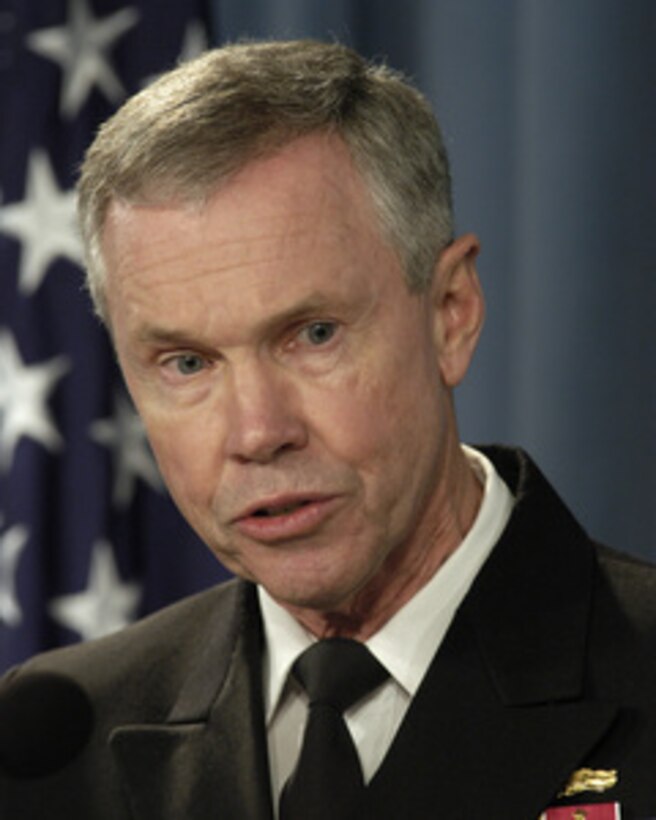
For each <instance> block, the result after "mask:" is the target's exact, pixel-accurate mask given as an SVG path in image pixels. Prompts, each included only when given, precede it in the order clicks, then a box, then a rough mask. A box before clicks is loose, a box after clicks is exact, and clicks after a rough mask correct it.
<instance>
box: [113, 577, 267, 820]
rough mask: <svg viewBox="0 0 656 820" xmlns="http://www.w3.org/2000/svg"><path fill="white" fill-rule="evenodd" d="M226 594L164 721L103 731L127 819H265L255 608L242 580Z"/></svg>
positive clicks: (264, 753)
mask: <svg viewBox="0 0 656 820" xmlns="http://www.w3.org/2000/svg"><path fill="white" fill-rule="evenodd" d="M233 599H234V600H233V605H232V606H231V607H227V608H226V611H225V612H226V614H227V613H229V615H228V617H225V618H224V619H217V622H216V629H215V631H214V632H213V634H212V638H211V640H210V641H208V643H207V644H206V646H205V649H204V652H203V655H202V656H201V657H199V658H198V659H197V663H196V665H195V667H194V669H193V670H192V671H191V674H190V675H189V676H188V678H187V681H186V683H185V685H184V686H183V688H182V690H181V692H180V695H179V697H178V699H177V701H176V703H175V705H174V707H173V709H172V711H171V713H170V715H169V717H168V719H167V720H166V721H165V722H164V723H162V724H149V725H129V726H122V727H119V728H117V729H115V730H114V732H113V733H112V735H111V737H110V745H111V747H112V751H113V753H114V757H115V759H116V762H117V765H118V767H119V769H120V770H121V772H122V775H123V779H124V782H125V785H126V787H127V792H128V795H129V802H130V807H131V810H132V812H133V815H134V817H135V820H179V818H181V817H184V818H185V819H186V820H206V818H207V817H216V818H217V820H268V819H269V818H271V817H272V809H271V795H270V786H269V780H270V778H269V770H268V760H267V745H266V738H265V733H264V715H263V708H262V692H261V672H260V666H261V625H260V622H259V610H258V608H257V604H256V601H255V599H254V589H253V587H252V586H251V585H249V584H245V583H238V584H236V585H235V589H234V593H233Z"/></svg>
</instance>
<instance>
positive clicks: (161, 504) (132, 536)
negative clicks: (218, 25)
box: [0, 0, 224, 671]
mask: <svg viewBox="0 0 656 820" xmlns="http://www.w3.org/2000/svg"><path fill="white" fill-rule="evenodd" d="M208 26H209V15H208V13H207V11H206V9H205V8H204V4H203V3H202V2H201V0H171V1H170V2H167V3H162V2H161V0H48V2H44V0H0V671H1V670H2V669H5V668H7V667H8V666H9V665H11V664H14V663H16V662H19V661H20V660H22V659H24V658H25V657H27V656H29V655H31V654H33V653H35V652H37V651H40V650H42V649H46V648H49V647H53V646H57V645H60V644H65V643H70V642H73V641H76V640H80V639H90V638H94V637H96V636H99V635H102V634H104V633H106V632H109V631H112V630H114V629H118V628H120V627H122V626H124V625H125V624H127V623H129V622H130V621H132V620H134V619H135V618H137V617H139V616H141V615H143V614H145V613H147V612H149V611H152V610H154V609H157V608H159V607H160V606H162V605H164V604H166V603H168V602H170V601H171V600H174V599H175V598H177V597H180V596H181V595H183V594H186V593H188V592H191V591H194V590H195V589H199V588H201V587H203V586H207V585H208V584H209V583H211V582H213V581H215V580H217V579H219V578H220V577H222V575H224V573H223V571H222V570H221V568H220V567H219V565H218V564H217V563H216V562H215V561H214V559H213V558H212V557H211V556H210V555H209V553H208V551H207V550H206V549H205V548H204V547H203V546H202V545H200V543H199V542H198V540H197V539H196V537H195V536H194V535H193V534H192V533H191V531H190V530H189V529H188V527H187V525H186V524H185V523H184V522H183V520H182V519H181V517H180V515H179V514H178V513H177V511H176V510H175V509H174V508H173V505H172V503H171V501H170V500H169V499H168V497H167V495H166V492H165V489H164V487H163V485H162V481H161V478H160V476H159V473H158V471H157V468H156V465H155V462H154V460H153V457H152V454H151V452H150V450H149V448H148V445H147V442H146V440H145V437H144V433H143V429H142V427H141V424H140V423H139V420H138V419H137V417H136V415H135V413H134V411H133V409H132V406H131V404H130V401H129V399H128V397H127V395H126V392H125V389H124V387H123V385H122V382H121V378H120V375H119V373H118V372H117V368H116V366H115V363H114V358H113V354H112V351H111V349H110V345H109V342H108V340H107V336H106V334H105V332H104V330H103V329H102V328H101V327H100V326H99V323H98V322H97V320H96V319H95V318H94V317H93V316H92V314H91V309H90V305H89V300H88V298H87V296H86V294H85V293H84V292H83V288H82V281H83V277H82V271H81V248H80V242H79V239H78V236H77V233H76V230H75V227H74V210H75V200H74V193H73V186H74V184H75V177H76V169H77V167H78V166H79V162H80V159H81V157H82V155H83V152H84V150H85V148H86V146H87V145H88V144H89V142H90V140H91V138H92V136H93V133H94V131H95V129H96V128H97V126H98V124H99V123H100V122H101V121H102V120H104V119H105V118H106V117H107V116H109V115H110V114H111V112H112V111H113V110H115V108H116V107H117V106H118V105H120V103H121V102H122V101H123V100H124V99H125V98H126V97H127V96H128V95H129V94H131V93H133V92H134V91H137V90H138V89H139V88H140V87H142V86H143V85H144V84H146V83H147V82H148V81H149V80H150V79H152V78H153V77H154V76H155V75H157V74H158V73H160V72H162V71H163V70H165V69H167V68H169V67H171V66H173V65H174V64H176V63H177V62H178V61H179V60H181V59H186V58H189V57H192V56H194V55H195V54H197V53H200V51H202V50H203V48H205V47H206V45H207V43H208V41H209V39H210V38H209V33H208V32H209V28H208Z"/></svg>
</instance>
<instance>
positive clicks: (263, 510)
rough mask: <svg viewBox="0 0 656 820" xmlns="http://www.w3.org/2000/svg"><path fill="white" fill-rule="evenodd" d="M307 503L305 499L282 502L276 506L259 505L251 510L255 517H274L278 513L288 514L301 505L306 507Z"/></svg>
mask: <svg viewBox="0 0 656 820" xmlns="http://www.w3.org/2000/svg"><path fill="white" fill-rule="evenodd" d="M309 503H310V502H309V501H308V500H305V501H295V502H293V503H292V504H283V505H280V506H278V507H260V508H259V509H257V510H255V511H254V512H253V516H254V517H255V518H274V517H275V516H278V515H289V514H290V513H293V512H295V511H296V510H299V509H300V508H301V507H306V506H307V505H308V504H309Z"/></svg>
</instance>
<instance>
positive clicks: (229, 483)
mask: <svg viewBox="0 0 656 820" xmlns="http://www.w3.org/2000/svg"><path fill="white" fill-rule="evenodd" d="M79 193H80V214H81V223H82V229H83V235H84V239H85V243H86V247H87V253H88V276H89V288H90V291H91V294H92V297H93V299H94V302H95V305H96V309H97V311H98V313H99V314H100V316H101V317H102V318H103V319H104V321H105V322H106V324H107V327H108V330H109V332H110V334H111V336H112V339H113V342H114V345H115V348H116V351H117V354H118V358H119V361H120V363H121V367H122V370H123V373H124V375H125V379H126V382H127V385H128V387H129V390H130V392H131V395H132V397H133V399H134V401H135V404H136V406H137V408H138V410H139V412H140V414H141V416H142V418H143V420H144V422H145V425H146V428H147V430H148V434H149V438H150V441H151V443H152V446H153V449H154V452H155V454H156V456H157V459H158V462H159V466H160V468H161V471H162V473H163V475H164V478H165V480H166V482H167V485H168V487H169V489H170V491H171V493H172V495H173V497H174V499H175V501H176V503H177V504H178V506H179V507H180V509H181V510H182V512H183V514H184V515H185V516H186V518H187V520H188V521H189V522H190V523H191V525H192V526H193V527H194V528H195V530H196V531H197V532H198V533H199V534H200V535H201V537H202V538H203V539H204V540H205V541H206V543H207V544H208V546H209V547H210V549H211V550H212V551H213V552H214V553H215V554H216V555H217V557H218V558H219V559H220V560H221V561H222V562H223V563H224V564H225V565H226V566H227V567H228V568H229V569H231V570H232V571H233V572H234V573H235V574H236V575H237V576H239V578H240V580H236V581H233V582H230V583H229V584H227V585H224V586H222V587H219V588H217V589H213V590H210V591H209V592H207V593H203V594H201V595H199V596H196V597H193V598H190V599H187V600H185V601H183V602H181V603H179V604H177V605H175V606H173V607H171V608H169V609H167V610H164V611H163V612H161V613H159V614H157V615H155V616H152V617H151V618H149V619H146V620H145V621H143V622H141V623H139V624H137V625H135V626H133V627H131V628H129V629H127V630H124V631H123V632H121V633H119V634H117V635H115V636H111V637H109V638H106V639H103V640H101V641H98V642H94V643H90V644H87V645H84V646H79V647H74V648H70V649H66V650H63V651H59V652H56V653H50V654H48V655H45V656H42V657H39V658H37V659H35V660H33V661H32V662H30V663H28V664H26V665H25V667H24V668H22V669H20V670H18V671H17V672H16V673H14V675H13V676H12V677H11V678H10V680H9V682H8V683H5V686H6V687H7V690H6V691H9V687H14V691H16V687H18V686H19V684H20V681H21V680H22V681H25V680H27V679H28V676H30V675H31V676H32V677H34V675H36V673H37V672H40V673H45V672H47V673H49V674H52V673H55V674H56V675H57V676H63V680H65V681H69V682H73V683H74V685H75V687H76V691H77V687H79V689H80V691H81V692H83V693H84V697H85V699H86V698H88V699H89V701H90V703H91V710H92V711H91V713H90V714H91V717H89V718H88V722H89V731H88V734H89V737H88V738H87V737H86V734H85V737H84V742H83V743H81V746H82V748H81V749H79V750H78V749H75V750H74V751H73V752H72V753H71V755H70V757H71V759H68V757H67V758H66V759H65V760H64V761H63V762H62V763H61V765H58V766H57V768H56V770H51V769H48V771H47V772H45V773H42V772H39V774H40V775H42V776H34V774H33V773H31V776H30V777H29V778H28V777H22V778H21V777H16V776H12V772H13V769H12V766H11V765H9V767H8V768H9V769H12V771H10V772H9V775H8V776H4V777H2V779H0V787H1V788H2V791H1V792H0V807H2V806H3V801H4V808H3V811H2V817H3V818H4V817H8V818H19V817H20V818H21V819H22V818H36V817H44V816H47V817H48V818H64V817H65V818H90V817H93V818H94V820H96V818H98V820H104V818H112V820H116V818H135V819H138V820H145V819H146V818H148V819H151V820H155V818H157V820H166V818H168V819H169V820H173V818H175V820H180V819H181V818H185V820H187V819H189V820H194V819H196V818H197V819H198V820H201V818H203V819H204V818H217V820H225V818H234V819H235V820H237V819H238V820H247V819H248V818H270V817H275V816H279V808H278V807H279V802H280V800H281V795H283V793H284V794H285V795H286V794H287V791H286V790H287V789H289V788H292V787H291V786H289V785H288V786H286V784H288V783H293V782H298V781H299V780H303V779H304V778H303V777H299V778H295V770H296V768H297V766H300V765H301V764H300V763H299V758H303V755H304V754H305V748H304V747H303V750H301V747H302V744H303V729H304V725H305V723H306V720H308V718H307V715H308V700H311V699H312V698H311V697H310V696H309V695H308V694H307V692H306V691H304V686H305V682H304V680H303V678H302V675H301V673H300V671H297V670H299V666H297V665H295V664H296V661H297V659H298V658H299V657H301V656H302V655H303V653H304V651H305V650H306V649H307V648H308V647H310V646H311V645H313V644H314V643H315V642H316V641H317V639H321V640H320V641H319V643H320V644H321V645H322V646H325V645H326V642H325V639H327V638H334V637H338V638H340V639H351V640H355V641H356V642H357V643H358V645H359V648H360V649H361V645H362V644H365V645H366V646H367V648H368V649H369V651H370V652H369V655H370V656H373V657H374V658H375V659H376V660H377V661H378V664H377V668H379V669H382V670H383V672H382V675H383V678H382V679H381V680H380V681H379V682H378V683H377V684H376V686H375V687H374V689H373V690H372V691H371V692H370V693H369V694H367V695H365V696H362V697H361V698H360V699H359V700H358V701H357V702H356V703H355V704H354V705H353V706H350V707H347V708H346V714H345V719H346V722H347V726H348V731H349V735H350V736H352V740H350V739H348V740H347V742H348V743H351V744H355V748H356V750H357V765H358V768H359V767H361V772H362V774H361V776H362V778H363V780H364V783H365V784H366V787H365V788H364V789H362V790H361V791H360V792H359V793H358V796H357V798H356V799H355V802H354V803H353V804H352V805H351V804H349V807H347V808H331V807H330V806H328V808H326V805H325V804H323V805H318V804H310V805H312V806H313V808H312V809H311V810H309V811H308V812H307V813H306V815H305V816H306V817H307V820H312V818H324V817H334V818H335V820H340V818H344V817H348V816H352V814H353V813H357V814H359V815H361V816H363V817H367V818H376V820H378V818H381V820H385V818H400V817H403V818H408V819H409V820H416V819H417V818H431V817H441V818H465V819H466V820H472V818H475V817H480V816H484V817H488V818H498V820H514V819H515V818H516V820H526V819H527V818H528V819H529V820H530V818H537V817H538V816H539V815H541V813H542V812H545V811H549V812H550V814H547V816H548V817H553V816H558V817H563V816H573V813H574V812H575V811H579V812H580V811H587V812H588V816H590V817H596V816H597V817H602V816H619V815H618V814H617V811H618V806H620V805H621V807H622V809H621V810H622V811H623V814H622V817H624V818H626V817H635V818H637V817H647V816H650V815H654V814H656V778H654V776H653V765H654V763H655V762H656V725H655V719H656V709H655V708H654V692H655V691H656V689H655V686H656V676H655V674H654V673H655V670H656V666H655V655H654V651H653V650H654V649H655V648H656V646H655V643H654V634H655V632H654V615H655V613H656V606H655V605H654V603H653V595H650V592H651V589H652V588H653V585H654V575H653V572H652V571H651V570H648V569H646V568H644V567H641V566H639V565H638V564H637V563H636V562H633V561H631V560H629V559H626V558H620V557H619V556H617V555H615V554H614V553H611V552H610V551H608V550H606V549H603V548H600V547H597V546H595V545H594V544H593V543H592V542H590V541H589V540H588V538H587V537H586V535H585V534H584V533H583V532H582V531H581V529H580V528H579V527H578V525H577V524H576V522H575V521H574V520H573V519H572V518H571V516H570V515H569V513H568V512H567V511H566V509H565V508H564V507H563V505H562V504H561V502H560V501H559V500H558V498H557V497H556V495H555V493H554V492H553V491H552V490H551V489H550V488H549V486H548V485H547V483H546V481H545V480H544V478H543V477H542V476H541V475H540V473H539V472H538V470H537V468H536V467H535V466H534V465H533V464H532V463H531V461H530V460H529V459H528V457H527V456H526V455H525V454H523V453H521V452H519V451H512V450H504V449H500V448H491V449H489V450H486V452H485V453H483V452H481V451H478V450H472V449H469V448H465V447H463V446H461V444H460V442H459V437H458V430H457V424H456V418H455V413H454V407H453V400H452V391H453V388H454V387H455V386H456V385H457V384H458V383H459V382H460V380H461V379H462V378H463V377H464V375H465V373H466V371H467V368H468V365H469V362H470V360H471V357H472V354H473V352H474V348H475V346H476V342H477V340H478V336H479V333H480V329H481V324H482V321H483V312H484V308H483V299H482V295H481V290H480V285H479V282H478V279H477V275H476V269H475V260H476V256H477V253H478V242H477V240H476V238H475V237H474V236H472V235H471V234H467V235H464V236H461V237H459V238H454V236H453V227H452V215H451V205H450V192H449V172H448V166H447V159H446V156H445V152H444V149H443V146H442V142H441V137H440V133H439V129H438V126H437V124H436V122H435V119H434V118H433V115H432V114H431V112H430V110H429V108H428V106H427V104H426V102H425V100H424V99H423V98H422V97H421V95H419V93H418V92H417V91H416V90H414V89H413V88H412V87H410V86H409V85H408V84H407V83H406V82H405V81H404V80H403V79H402V78H400V77H399V76H398V75H396V74H395V73H394V72H392V71H390V70H388V69H386V68H383V67H376V66H373V65H369V64H366V63H365V62H364V61H363V60H362V59H361V58H360V57H358V56H357V55H356V54H354V53H353V52H351V51H350V50H348V49H346V48H344V47H342V46H339V45H325V44H319V43H314V42H293V43H275V44H274V43H264V44H250V45H236V46H230V47H227V48H224V49H220V50H217V51H214V52H211V53H209V54H207V55H206V56H204V57H202V58H200V59H199V60H198V61H196V62H194V63H191V64H187V65H186V66H184V67H182V68H179V69H177V70H176V71H174V72H172V73H171V74H170V75H167V76H166V77H164V78H163V79H161V80H160V81H159V82H158V83H156V84H155V85H154V86H152V87H151V88H149V89H147V90H146V91H144V92H142V93H141V94H139V95H137V96H136V97H135V98H133V99H132V100H131V101H129V102H128V103H127V104H126V105H125V106H124V107H123V109H122V110H121V111H120V112H119V113H118V114H117V115H116V116H115V117H114V118H113V119H112V120H110V121H109V122H108V123H107V124H106V125H105V126H104V127H103V129H101V131H100V133H99V135H98V137H97V139H96V141H95V143H94V144H93V146H92V147H91V149H90V150H89V153H88V155H87V158H86V161H85V164H84V167H83V170H82V176H81V181H80V186H79ZM327 643H328V644H329V645H333V646H334V645H335V643H336V642H334V641H333V642H331V641H328V642H327ZM337 643H340V642H337ZM349 646H353V644H349ZM322 674H324V673H322ZM324 676H325V674H324ZM319 677H321V675H320V676H319ZM58 679H60V678H58ZM308 691H309V690H308ZM313 708H314V707H312V709H310V710H309V711H310V712H312V710H313ZM333 711H334V710H333ZM337 719H338V721H341V718H340V717H339V716H338V718H337ZM341 725H343V724H341ZM324 751H325V754H326V758H325V759H326V767H328V765H329V764H328V762H327V761H328V756H329V754H330V748H328V749H326V750H324ZM322 754H323V753H322ZM319 760H321V761H322V762H323V758H319ZM330 765H331V766H332V765H333V764H332V763H330ZM51 768H52V767H51ZM314 768H315V769H322V768H323V766H322V765H315V767H314ZM332 771H333V770H332V769H331V772H332ZM310 772H311V774H310V779H312V777H313V774H312V767H310ZM331 776H332V775H331ZM306 779H307V778H306ZM338 792H339V794H338ZM285 799H286V798H285ZM339 799H341V789H337V788H335V801H338V800H339ZM283 802H284V799H283ZM554 804H558V805H562V806H568V808H567V809H553V808H548V807H550V806H553V805H554ZM592 804H594V805H592ZM334 805H335V806H337V805H338V803H337V802H335V804H334ZM588 805H592V808H590V809H588V808H587V806H588ZM286 811H287V809H283V816H296V817H298V816H302V815H299V814H298V813H297V814H296V815H293V814H291V815H288V814H285V812H286ZM559 811H560V812H564V813H559V814H554V812H559ZM567 812H569V813H567ZM603 812H613V814H612V815H610V814H603Z"/></svg>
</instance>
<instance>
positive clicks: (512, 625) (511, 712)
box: [370, 461, 617, 820]
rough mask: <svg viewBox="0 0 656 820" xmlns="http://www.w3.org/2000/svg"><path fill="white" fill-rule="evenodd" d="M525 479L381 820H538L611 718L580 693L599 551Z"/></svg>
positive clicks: (418, 708)
mask: <svg viewBox="0 0 656 820" xmlns="http://www.w3.org/2000/svg"><path fill="white" fill-rule="evenodd" d="M516 464H517V462H516V461H515V465H516ZM497 466H498V467H499V466H500V465H497ZM519 467H520V473H522V472H523V473H524V474H523V475H518V474H515V475H512V472H511V473H510V474H508V473H507V474H506V475H504V478H506V481H507V482H508V483H509V484H510V486H511V489H513V491H514V493H515V497H516V499H517V503H516V507H515V510H514V513H513V516H512V519H511V522H510V524H509V526H508V528H507V530H506V532H505V534H504V536H503V538H502V539H501V541H500V542H499V544H498V545H497V546H496V548H495V550H494V551H493V553H492V555H491V556H490V559H489V560H488V562H487V564H486V566H485V567H484V569H483V570H482V572H481V573H480V575H479V577H478V578H477V579H476V581H475V583H474V585H473V587H472V589H471V591H470V593H469V595H468V596H467V598H466V600H465V602H464V603H463V605H462V607H461V608H460V610H459V612H458V614H457V615H456V618H455V619H454V622H453V624H452V626H451V628H450V630H449V633H448V635H447V637H446V639H445V641H444V643H443V645H442V647H441V648H440V650H439V652H438V653H437V656H436V658H435V660H434V661H433V663H432V665H431V668H430V669H429V671H428V673H427V676H426V678H425V680H424V682H423V683H422V686H421V688H420V690H419V692H418V693H417V695H416V697H415V699H414V701H413V704H412V706H411V707H410V710H409V712H408V715H407V716H406V719H405V721H404V723H403V725H402V727H401V729H400V731H399V733H398V735H397V737H396V739H395V741H394V743H393V745H392V748H391V749H390V752H389V754H388V755H387V757H386V759H385V761H384V762H383V765H382V766H381V768H380V770H379V772H378V773H377V775H376V777H375V778H374V780H373V781H372V783H371V788H370V798H371V801H372V805H371V806H370V810H371V814H372V816H376V817H381V818H382V817H391V816H395V812H397V813H398V812H401V813H402V816H403V817H407V818H408V820H414V818H424V817H428V816H433V814H432V813H434V814H435V816H437V815H438V814H439V815H440V816H444V817H454V818H460V817H462V818H470V817H479V816H484V817H490V818H503V819H504V820H534V819H536V818H537V817H538V816H539V814H540V812H541V811H542V810H544V808H545V807H546V806H547V805H548V804H549V803H551V802H553V799H554V798H555V796H556V795H557V794H558V792H559V791H560V789H561V788H562V786H563V784H564V783H565V782H566V781H567V780H568V778H569V776H570V774H571V773H572V771H573V770H575V769H577V768H578V767H579V766H581V765H583V763H582V761H584V760H585V757H586V755H587V754H588V753H589V751H590V750H591V748H592V747H593V746H594V745H595V743H596V742H597V741H598V740H599V739H600V738H601V736H602V735H603V734H604V733H605V732H606V730H607V729H608V728H609V726H610V725H611V723H612V721H613V719H614V717H615V715H616V712H617V709H616V707H615V706H614V705H612V704H610V705H609V704H606V703H596V702H594V701H590V700H586V699H585V697H584V691H583V685H584V660H585V655H584V653H585V646H586V638H587V631H588V621H589V614H590V605H591V594H592V581H593V574H594V571H595V559H594V555H593V551H592V547H591V544H590V543H589V542H588V540H587V538H586V536H585V535H584V534H583V532H582V531H581V530H580V529H579V527H578V525H577V524H576V523H575V521H574V520H573V519H572V518H571V517H570V515H569V513H568V512H567V511H566V509H565V508H564V507H563V505H562V504H561V502H560V501H559V500H558V499H557V497H556V496H555V494H554V493H553V491H552V490H551V489H550V488H549V486H548V484H547V483H546V481H544V479H543V478H542V477H541V476H540V475H539V473H538V472H537V469H535V470H534V469H533V468H532V467H531V466H530V465H527V464H523V463H520V464H519ZM501 468H502V472H503V471H504V470H503V465H501ZM547 522H548V526H547ZM519 579H521V582H519Z"/></svg>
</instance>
